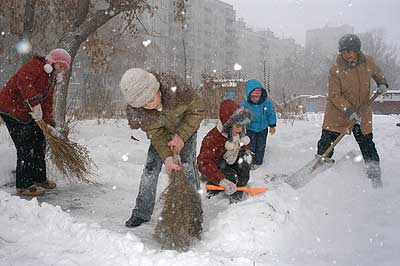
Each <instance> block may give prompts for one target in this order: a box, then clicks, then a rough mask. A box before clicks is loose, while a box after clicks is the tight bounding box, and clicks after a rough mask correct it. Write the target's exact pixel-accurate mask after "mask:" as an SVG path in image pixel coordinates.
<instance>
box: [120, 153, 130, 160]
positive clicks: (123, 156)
mask: <svg viewBox="0 0 400 266" xmlns="http://www.w3.org/2000/svg"><path fill="white" fill-rule="evenodd" d="M121 158H122V161H124V162H127V161H128V159H129V157H128V155H127V154H124V155H122V157H121Z"/></svg>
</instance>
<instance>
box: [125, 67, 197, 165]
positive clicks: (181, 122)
mask: <svg viewBox="0 0 400 266" xmlns="http://www.w3.org/2000/svg"><path fill="white" fill-rule="evenodd" d="M153 74H154V75H155V76H156V78H157V80H158V81H159V82H160V92H161V103H162V111H161V112H160V111H157V110H146V109H144V108H143V107H141V108H134V107H132V106H130V105H128V106H127V109H126V113H127V118H128V122H129V126H130V127H131V128H132V129H139V128H141V129H142V130H143V131H145V132H146V134H147V137H148V138H149V139H150V140H151V144H153V145H154V147H155V148H156V150H157V153H158V154H159V155H160V157H161V159H163V160H165V158H167V157H169V156H172V152H171V149H170V148H169V147H168V142H170V141H171V140H172V138H173V137H174V136H175V134H177V135H179V136H180V137H181V138H182V139H183V140H184V141H185V142H186V141H187V140H188V139H189V138H190V137H191V136H192V135H193V134H194V133H195V132H196V131H197V130H198V128H199V126H200V123H201V121H202V120H203V118H204V116H205V109H204V106H205V105H204V104H203V101H202V99H201V98H200V96H199V95H198V93H197V92H196V91H195V90H194V89H193V88H191V87H190V86H189V85H187V84H186V83H185V82H184V81H183V80H182V79H181V78H179V77H177V76H174V75H169V74H157V73H153Z"/></svg>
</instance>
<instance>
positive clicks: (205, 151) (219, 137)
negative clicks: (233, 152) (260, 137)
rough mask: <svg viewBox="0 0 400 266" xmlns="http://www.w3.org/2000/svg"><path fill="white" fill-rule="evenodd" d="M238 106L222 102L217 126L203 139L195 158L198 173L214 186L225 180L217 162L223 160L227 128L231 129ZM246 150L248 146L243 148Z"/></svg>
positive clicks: (226, 101) (232, 102) (229, 102)
mask: <svg viewBox="0 0 400 266" xmlns="http://www.w3.org/2000/svg"><path fill="white" fill-rule="evenodd" d="M240 108H241V106H240V104H238V103H236V102H235V101H232V100H225V101H223V102H222V104H221V106H220V109H219V117H220V121H219V122H218V124H217V126H216V127H214V128H213V129H211V130H210V131H209V132H208V133H207V135H206V136H205V137H204V138H203V141H202V143H201V148H200V153H199V156H198V157H197V165H198V168H199V171H200V173H201V174H202V175H203V176H204V177H205V178H206V179H207V180H209V181H211V182H212V183H214V184H219V182H220V181H221V180H222V179H224V178H225V175H224V174H223V172H222V171H221V170H220V169H219V168H218V166H217V162H218V161H219V160H221V159H223V157H224V154H225V153H226V152H227V150H226V148H225V147H226V146H225V144H226V142H227V141H228V140H229V137H228V135H229V134H228V133H227V132H226V131H227V130H230V129H228V128H227V126H228V127H232V125H233V124H234V123H235V122H234V120H235V119H234V116H233V114H234V112H235V111H236V110H238V109H240ZM245 148H246V149H247V150H248V149H249V146H246V147H245Z"/></svg>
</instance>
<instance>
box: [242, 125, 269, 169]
mask: <svg viewBox="0 0 400 266" xmlns="http://www.w3.org/2000/svg"><path fill="white" fill-rule="evenodd" d="M267 135H268V127H267V128H266V129H264V130H263V131H260V132H255V131H251V130H247V136H249V138H250V150H251V151H252V152H253V153H254V158H253V164H257V165H262V164H263V161H264V154H265V145H266V143H267Z"/></svg>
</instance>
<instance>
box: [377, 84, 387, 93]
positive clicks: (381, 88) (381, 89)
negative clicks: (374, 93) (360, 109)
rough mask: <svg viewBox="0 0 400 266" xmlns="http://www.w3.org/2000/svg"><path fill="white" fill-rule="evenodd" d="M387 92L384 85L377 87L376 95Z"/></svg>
mask: <svg viewBox="0 0 400 266" xmlns="http://www.w3.org/2000/svg"><path fill="white" fill-rule="evenodd" d="M387 91H388V88H387V87H386V85H384V84H381V85H379V87H378V93H379V94H380V95H382V94H385V93H386V92H387Z"/></svg>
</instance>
